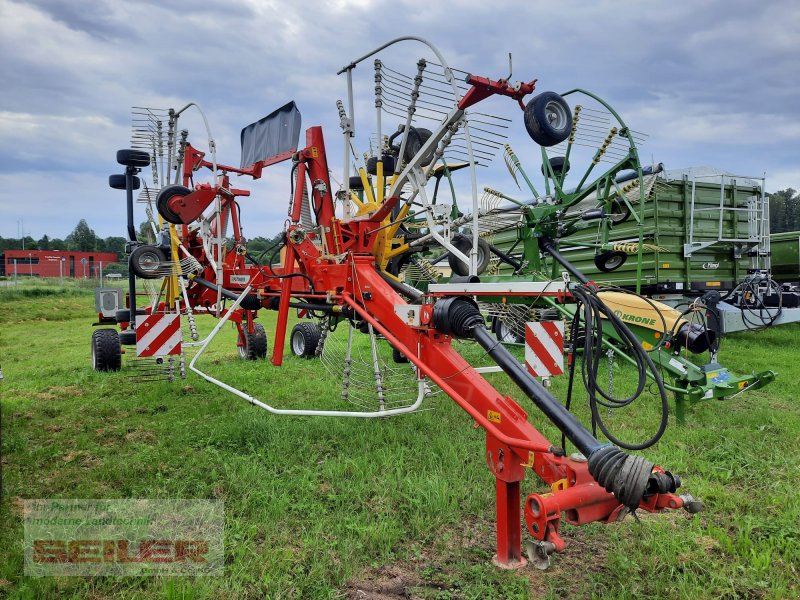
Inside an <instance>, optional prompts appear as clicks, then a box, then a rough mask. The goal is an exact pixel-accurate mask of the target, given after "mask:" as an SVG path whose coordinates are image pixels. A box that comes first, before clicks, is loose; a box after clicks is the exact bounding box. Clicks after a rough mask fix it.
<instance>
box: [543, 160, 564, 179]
mask: <svg viewBox="0 0 800 600" xmlns="http://www.w3.org/2000/svg"><path fill="white" fill-rule="evenodd" d="M548 162H549V163H550V168H551V169H553V174H554V175H566V174H567V173H569V161H568V160H567V157H566V156H554V157H552V158H551V159H549V161H548ZM542 175H544V176H545V177H550V172H549V171H548V170H547V169H545V167H544V165H542Z"/></svg>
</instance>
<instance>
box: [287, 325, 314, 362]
mask: <svg viewBox="0 0 800 600" xmlns="http://www.w3.org/2000/svg"><path fill="white" fill-rule="evenodd" d="M320 337H322V334H321V332H320V330H319V325H317V324H316V323H309V322H305V323H298V324H297V325H295V326H294V327H293V328H292V335H291V338H290V340H291V346H292V354H294V355H295V356H299V357H301V358H311V357H313V356H316V354H317V347H318V346H319V339H320Z"/></svg>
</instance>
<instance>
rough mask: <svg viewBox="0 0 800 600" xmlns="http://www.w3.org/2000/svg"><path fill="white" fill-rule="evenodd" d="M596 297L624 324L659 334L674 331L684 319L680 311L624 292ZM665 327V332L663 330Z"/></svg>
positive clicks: (605, 293) (602, 294) (603, 293)
mask: <svg viewBox="0 0 800 600" xmlns="http://www.w3.org/2000/svg"><path fill="white" fill-rule="evenodd" d="M598 297H599V298H600V299H601V300H602V301H603V302H604V303H605V305H606V306H608V307H609V308H610V309H611V310H612V311H614V314H616V315H617V316H618V317H619V318H620V319H622V320H623V321H624V322H625V323H628V324H630V325H637V326H639V327H643V328H645V329H651V330H653V331H657V332H659V333H661V334H665V333H668V332H671V331H676V330H677V328H678V327H680V325H681V324H682V323H684V322H685V321H686V319H684V318H682V317H681V313H680V311H677V310H675V309H674V308H672V307H671V306H667V305H666V304H663V303H661V302H656V301H654V300H645V299H644V298H641V297H639V296H634V295H633V294H626V293H624V292H600V293H599V294H598ZM664 327H666V331H665V330H664Z"/></svg>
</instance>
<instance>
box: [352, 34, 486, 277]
mask: <svg viewBox="0 0 800 600" xmlns="http://www.w3.org/2000/svg"><path fill="white" fill-rule="evenodd" d="M403 41H415V42H420V43H422V44H424V45H425V46H427V47H428V48H429V49H430V50H431V52H433V53H434V55H435V56H436V58H437V60H438V61H439V64H441V65H442V67H443V69H444V77H445V79H446V80H447V82H448V83H449V84H450V86H451V87H452V88H453V97H454V98H455V104H456V107H455V108H453V109H452V110H451V111H450V112H449V113H448V115H447V116H446V117H445V119H444V120H443V121H442V123H441V124H440V125H439V127H438V128H437V130H436V131H434V132H433V134H432V135H431V137H430V138H429V139H428V141H427V142H425V144H423V146H422V148H421V149H420V151H419V152H417V154H416V155H415V156H414V158H413V159H412V160H411V161H410V162H409V163H408V164H406V167H405V168H404V169H403V171H402V172H401V173H400V174H399V175H398V177H397V179H396V180H395V183H394V185H392V187H391V189H390V190H389V195H388V197H389V198H391V197H393V196H394V195H395V194H397V193H398V192H399V190H401V189H402V188H403V185H405V183H406V182H407V181H411V183H412V185H413V186H414V187H416V188H417V190H418V191H420V194H419V195H420V199H421V201H422V205H423V207H424V208H428V207H429V204H428V199H427V196H426V195H425V194H424V193H423V192H422V191H421V190H422V188H423V187H424V185H425V184H426V183H427V178H425V180H424V181H421V180H420V179H419V177H418V176H414V177H412V173H415V169H417V170H418V169H419V167H420V163H421V162H422V159H423V158H424V157H425V156H427V155H428V153H429V152H432V151H433V150H435V149H436V146H437V145H438V143H439V142H440V141H441V140H442V138H443V137H444V136H445V135H446V134H447V131H448V130H449V129H450V127H451V126H453V125H455V124H456V123H459V122H460V121H461V122H462V124H463V127H464V138H465V141H466V146H467V160H468V162H469V165H470V169H469V170H470V183H471V185H472V215H473V218H472V249H471V250H470V255H469V256H467V255H466V254H464V253H463V252H461V251H460V250H459V249H458V248H456V247H455V246H454V245H453V244H452V242H451V241H450V240H448V239H446V238H445V237H443V236H441V235H440V234H439V233H438V232H436V231H434V230H432V231H431V237H433V239H435V240H436V241H437V242H439V244H441V245H442V246H443V247H444V248H445V249H446V250H448V251H449V252H450V253H452V254H453V255H455V256H456V257H457V258H458V259H459V260H461V261H463V262H464V263H465V264H466V265H468V266H469V273H470V275H475V274H476V273H477V265H478V237H479V231H478V181H477V175H476V173H475V167H476V163H475V157H474V155H473V153H472V137H471V136H470V133H469V126H468V125H467V121H466V118H465V111H464V110H462V109H460V108H458V103H459V102H460V101H461V94H460V93H459V91H458V86H457V85H456V83H455V78H454V77H453V71H452V70H451V69H450V66H449V65H448V63H447V61H446V60H445V58H444V56H443V55H442V53H441V52H440V51H439V49H438V48H436V46H434V45H433V44H432V43H431V42H429V41H428V40H426V39H424V38H421V37H417V36H403V37H398V38H395V39H393V40H390V41H388V42H386V43H385V44H383V45H382V46H379V47H378V48H375V49H374V50H372V51H371V52H369V53H367V54H365V55H364V56H362V57H360V58H357V59H356V60H354V61H352V62H351V63H350V64H349V65H347V66H345V67H343V68H342V69H340V70H339V72H338V73H337V75H341V74H342V73H347V87H348V98H349V102H350V107H349V108H350V117H351V126H352V128H353V132H355V119H354V118H353V104H352V102H353V100H352V98H353V84H352V72H353V69H355V67H356V65H358V63H360V62H362V61H364V60H366V59H368V58H370V57H371V56H374V55H375V54H377V53H378V52H380V51H381V50H384V49H386V48H388V47H389V46H392V45H394V44H397V43H399V42H403ZM379 110H380V109H379ZM378 143H379V145H380V143H381V140H378ZM380 151H381V150H380V148H379V152H380ZM345 160H347V157H345ZM399 160H401V157H398V161H399ZM434 166H435V161H434V162H432V163H431V165H429V167H428V170H427V173H430V172H431V171H432V169H433V167H434ZM348 187H349V186H348ZM426 214H428V215H430V213H429V212H428V213H426ZM432 222H433V221H432V219H431V218H430V217H429V218H428V224H429V226H431V224H432Z"/></svg>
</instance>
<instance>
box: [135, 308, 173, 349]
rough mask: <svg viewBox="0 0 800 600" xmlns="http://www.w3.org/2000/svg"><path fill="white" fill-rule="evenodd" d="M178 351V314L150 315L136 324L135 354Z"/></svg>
mask: <svg viewBox="0 0 800 600" xmlns="http://www.w3.org/2000/svg"><path fill="white" fill-rule="evenodd" d="M180 353H181V317H180V315H177V314H160V315H150V316H149V317H147V318H146V319H145V320H144V321H142V322H141V323H137V324H136V356H166V355H168V354H180Z"/></svg>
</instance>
